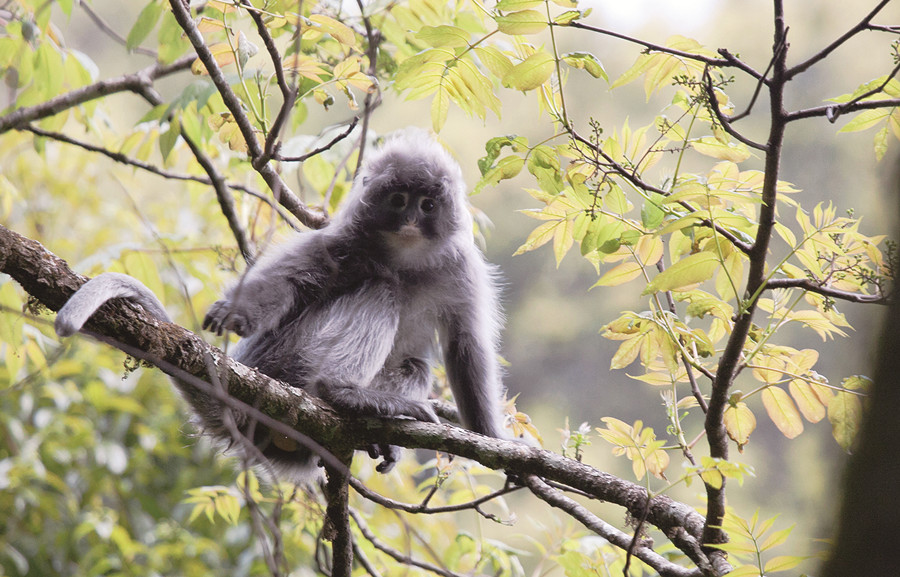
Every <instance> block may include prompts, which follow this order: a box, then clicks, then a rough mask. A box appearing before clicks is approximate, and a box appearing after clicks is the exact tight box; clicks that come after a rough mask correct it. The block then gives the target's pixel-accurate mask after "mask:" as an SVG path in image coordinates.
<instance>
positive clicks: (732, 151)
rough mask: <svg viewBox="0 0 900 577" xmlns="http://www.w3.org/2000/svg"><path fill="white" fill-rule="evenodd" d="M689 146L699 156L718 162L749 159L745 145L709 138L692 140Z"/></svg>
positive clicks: (748, 150)
mask: <svg viewBox="0 0 900 577" xmlns="http://www.w3.org/2000/svg"><path fill="white" fill-rule="evenodd" d="M691 146H693V147H694V150H696V151H697V152H699V153H700V154H703V155H705V156H711V157H713V158H718V159H720V160H730V161H732V162H741V161H744V160H747V159H748V158H750V149H749V148H747V146H746V145H745V144H741V143H736V142H729V143H723V142H720V141H719V140H717V139H716V138H714V137H711V136H704V137H703V138H700V139H698V140H692V141H691Z"/></svg>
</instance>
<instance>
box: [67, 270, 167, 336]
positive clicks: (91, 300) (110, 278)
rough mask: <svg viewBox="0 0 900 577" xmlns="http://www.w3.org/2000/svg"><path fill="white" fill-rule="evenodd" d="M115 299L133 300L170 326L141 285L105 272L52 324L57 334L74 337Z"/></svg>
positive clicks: (158, 305) (163, 313)
mask: <svg viewBox="0 0 900 577" xmlns="http://www.w3.org/2000/svg"><path fill="white" fill-rule="evenodd" d="M114 298H129V299H132V300H134V301H135V302H137V303H138V304H139V305H141V306H142V307H144V308H145V309H147V312H149V313H150V314H151V315H153V316H154V317H156V318H157V319H159V320H161V321H166V322H171V319H170V318H169V315H168V313H166V310H165V309H164V308H163V306H162V303H161V302H159V299H158V298H156V295H154V294H153V293H152V292H150V289H148V288H147V287H145V286H144V285H143V284H141V282H140V281H138V280H137V279H134V278H132V277H130V276H128V275H125V274H120V273H117V272H106V273H103V274H101V275H97V276H96V277H94V278H92V279H91V280H89V281H88V282H86V283H85V284H84V285H83V286H82V287H81V288H80V289H78V291H77V292H76V293H75V294H74V295H72V298H70V299H69V300H68V302H66V304H65V305H64V306H63V308H61V309H59V313H57V315H56V323H55V324H54V328H55V329H56V334H58V335H59V336H61V337H68V336H71V335H73V334H75V333H77V332H78V331H79V330H81V327H82V326H84V323H86V322H87V320H88V319H89V318H91V315H93V314H94V312H96V311H97V309H98V308H100V307H101V306H102V305H103V303H105V302H106V301H108V300H110V299H114Z"/></svg>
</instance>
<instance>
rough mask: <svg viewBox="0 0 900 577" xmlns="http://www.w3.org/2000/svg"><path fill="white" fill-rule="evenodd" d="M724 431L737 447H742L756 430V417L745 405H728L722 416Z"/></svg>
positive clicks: (739, 403) (741, 403)
mask: <svg viewBox="0 0 900 577" xmlns="http://www.w3.org/2000/svg"><path fill="white" fill-rule="evenodd" d="M724 421H725V430H726V431H727V432H728V436H729V437H731V438H732V439H733V440H734V442H735V443H737V444H738V447H743V446H744V445H746V444H747V442H749V440H750V433H752V432H753V431H754V429H756V416H755V415H754V414H753V411H751V410H750V407H748V406H747V403H744V402H742V401H741V402H738V403H737V404H736V405H729V406H728V408H727V409H725V415H724Z"/></svg>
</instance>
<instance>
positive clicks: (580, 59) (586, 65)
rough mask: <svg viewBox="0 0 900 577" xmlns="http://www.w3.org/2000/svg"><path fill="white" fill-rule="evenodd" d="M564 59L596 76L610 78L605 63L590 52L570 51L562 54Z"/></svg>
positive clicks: (572, 65)
mask: <svg viewBox="0 0 900 577" xmlns="http://www.w3.org/2000/svg"><path fill="white" fill-rule="evenodd" d="M562 61H563V62H565V63H566V64H568V65H569V66H571V67H573V68H580V69H582V70H586V71H587V73H588V74H590V75H591V76H593V77H594V78H602V79H603V80H609V78H608V77H607V76H606V71H605V70H604V69H603V65H602V64H600V61H599V60H597V57H596V56H594V55H593V54H591V53H590V52H569V53H567V54H563V55H562Z"/></svg>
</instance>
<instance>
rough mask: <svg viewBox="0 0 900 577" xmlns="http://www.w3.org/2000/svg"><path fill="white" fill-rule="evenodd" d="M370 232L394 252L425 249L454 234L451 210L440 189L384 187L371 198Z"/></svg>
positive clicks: (445, 196)
mask: <svg viewBox="0 0 900 577" xmlns="http://www.w3.org/2000/svg"><path fill="white" fill-rule="evenodd" d="M373 197H374V198H373V199H372V200H374V205H373V206H371V207H370V208H371V209H372V213H371V215H372V218H373V220H374V222H372V225H373V229H374V230H377V231H379V232H380V233H381V234H382V236H383V237H384V238H385V239H386V240H387V242H388V244H389V246H390V247H392V248H395V249H407V248H409V249H418V248H424V246H423V245H428V244H429V243H430V242H433V241H438V240H441V239H444V238H446V237H448V236H449V235H450V234H451V233H452V231H453V223H452V220H453V219H452V207H450V206H448V203H447V200H448V199H447V195H446V193H445V192H444V191H443V190H442V189H440V188H437V189H430V190H429V189H422V188H398V187H387V188H385V189H383V190H381V191H378V192H377V193H376V194H374V195H373Z"/></svg>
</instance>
